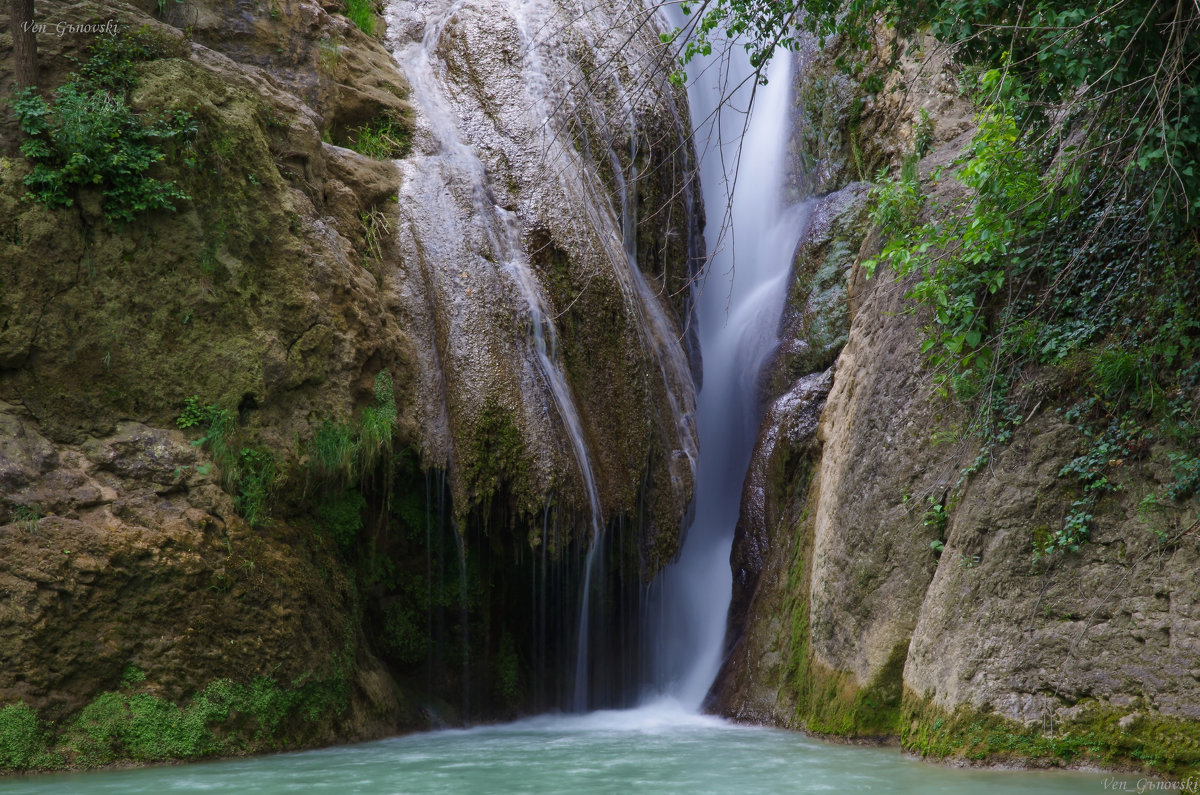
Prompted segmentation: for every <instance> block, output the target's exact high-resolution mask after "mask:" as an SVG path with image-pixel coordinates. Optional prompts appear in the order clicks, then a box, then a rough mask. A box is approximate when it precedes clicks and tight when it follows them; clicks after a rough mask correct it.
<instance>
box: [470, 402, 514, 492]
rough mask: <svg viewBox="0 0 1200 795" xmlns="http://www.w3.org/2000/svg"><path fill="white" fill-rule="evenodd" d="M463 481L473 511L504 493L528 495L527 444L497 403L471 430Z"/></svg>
mask: <svg viewBox="0 0 1200 795" xmlns="http://www.w3.org/2000/svg"><path fill="white" fill-rule="evenodd" d="M463 477H464V479H465V481H466V483H467V493H468V494H469V495H470V499H471V503H472V507H474V506H486V505H488V504H489V503H490V502H491V501H492V499H493V498H494V497H495V496H496V495H498V494H500V493H501V491H502V490H504V489H508V490H509V491H510V492H511V493H512V494H514V495H522V496H523V495H525V494H527V493H528V491H529V462H528V460H527V456H526V453H525V440H524V438H522V436H521V431H520V429H519V428H518V427H517V425H516V423H515V422H514V421H513V418H512V416H511V415H510V414H509V413H508V412H507V411H505V410H504V409H502V408H501V407H499V406H497V405H496V404H494V403H493V404H490V405H488V406H487V407H485V408H484V410H483V412H482V413H481V414H480V415H479V420H478V421H477V422H476V423H475V426H474V428H473V429H472V438H471V449H470V456H469V458H468V460H467V461H466V462H464V466H463Z"/></svg>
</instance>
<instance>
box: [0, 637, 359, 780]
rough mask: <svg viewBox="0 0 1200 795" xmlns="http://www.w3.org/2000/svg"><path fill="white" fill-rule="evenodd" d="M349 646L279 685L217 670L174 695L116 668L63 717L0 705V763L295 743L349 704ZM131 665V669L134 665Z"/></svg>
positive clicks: (58, 763) (22, 765)
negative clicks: (113, 683)
mask: <svg viewBox="0 0 1200 795" xmlns="http://www.w3.org/2000/svg"><path fill="white" fill-rule="evenodd" d="M349 659H350V657H349V655H347V654H341V655H337V657H336V659H335V660H334V663H333V665H332V666H331V667H330V671H329V672H326V673H325V674H323V675H322V676H319V677H302V678H301V679H299V680H297V681H295V682H292V683H290V685H287V686H283V685H280V684H279V683H278V682H276V681H275V680H274V679H270V678H268V677H261V676H260V677H256V678H254V679H253V680H251V681H250V682H248V683H238V682H234V681H232V680H230V679H218V680H215V681H213V682H211V683H209V684H208V685H207V686H206V687H204V688H203V689H202V690H200V691H198V692H197V693H195V694H194V695H193V696H192V697H191V698H190V699H187V700H186V701H185V702H184V703H182V704H175V703H172V702H171V701H168V700H166V699H163V698H160V697H159V696H157V695H155V694H154V693H153V692H152V691H151V688H150V687H148V686H147V684H146V682H145V674H144V673H142V672H141V671H136V673H137V674H140V676H129V675H128V673H127V675H126V676H125V677H124V678H123V682H122V685H123V686H122V688H121V689H120V690H114V691H108V692H104V693H100V694H99V695H97V696H96V697H95V699H93V700H92V702H91V703H89V704H88V705H87V706H85V707H84V708H83V709H82V710H80V711H79V713H78V714H76V715H75V716H74V717H72V718H70V719H69V720H66V721H62V722H60V723H58V724H56V725H55V724H49V723H46V722H44V721H42V720H41V719H40V718H39V717H38V715H37V714H36V713H35V712H34V711H33V710H32V709H30V708H29V707H28V706H26V705H25V704H22V703H17V704H10V705H9V706H7V707H4V708H3V709H0V772H5V773H7V772H16V771H22V770H53V769H58V768H62V767H85V768H89V767H99V766H102V765H109V764H112V763H113V762H117V761H132V762H162V761H167V760H173V759H185V760H192V759H203V758H206V757H217V756H238V755H242V754H248V753H261V752H265V751H278V750H283V749H286V748H293V747H301V746H304V745H305V744H306V743H307V741H308V740H310V739H311V737H310V735H312V734H313V733H314V731H316V732H317V733H321V732H323V731H324V728H325V727H326V726H327V725H328V723H329V721H330V720H331V719H332V718H333V717H334V716H335V715H337V714H338V713H341V712H344V711H345V710H346V709H347V707H348V706H349V679H348V671H349V669H350V666H349V664H348V660H349ZM135 670H136V669H135Z"/></svg>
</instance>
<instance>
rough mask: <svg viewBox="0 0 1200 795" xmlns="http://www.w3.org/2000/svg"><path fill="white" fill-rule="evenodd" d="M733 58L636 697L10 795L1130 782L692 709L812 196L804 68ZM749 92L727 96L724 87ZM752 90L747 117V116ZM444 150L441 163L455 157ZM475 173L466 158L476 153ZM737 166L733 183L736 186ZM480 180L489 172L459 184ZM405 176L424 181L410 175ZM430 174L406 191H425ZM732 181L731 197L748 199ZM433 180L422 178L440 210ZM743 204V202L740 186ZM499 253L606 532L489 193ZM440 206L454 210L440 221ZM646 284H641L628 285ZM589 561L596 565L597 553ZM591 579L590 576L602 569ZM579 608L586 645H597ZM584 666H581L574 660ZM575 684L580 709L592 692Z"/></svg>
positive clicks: (719, 110) (701, 132)
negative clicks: (761, 71)
mask: <svg viewBox="0 0 1200 795" xmlns="http://www.w3.org/2000/svg"><path fill="white" fill-rule="evenodd" d="M430 49H431V48H430V47H429V46H428V42H426V46H425V47H423V48H415V47H414V48H412V49H411V50H410V52H409V53H408V54H407V55H406V56H401V57H402V58H407V62H406V64H405V65H406V67H407V71H408V72H409V74H410V75H413V76H414V84H415V85H414V88H416V89H418V91H419V90H420V89H422V88H423V87H422V86H421V85H420V83H421V80H422V79H426V78H427V76H428V75H429V71H428V67H427V64H426V63H425V62H424V60H423V59H425V58H427V57H428V54H429V51H430ZM738 55H740V52H739V51H737V50H736V49H735V50H733V55H732V57H730V58H729V59H728V60H725V61H724V62H723V63H722V64H721V65H719V66H713V67H710V68H708V69H706V70H703V71H702V72H700V73H698V74H697V75H694V76H693V77H694V79H693V81H692V86H691V89H690V93H689V99H690V102H691V106H692V116H693V119H694V120H695V123H696V131H695V140H696V145H697V150H698V152H699V155H700V166H701V175H702V184H703V186H704V200H705V207H706V212H707V215H708V218H709V223H708V235H709V237H710V240H709V245H710V251H709V256H710V263H709V268H708V272H707V276H706V278H705V280H704V281H703V283H702V284H701V285H699V286H698V287H697V294H696V296H695V298H696V315H697V322H698V333H699V339H700V346H701V351H702V355H703V367H704V373H703V376H704V377H703V389H702V390H701V392H700V395H699V404H698V417H697V427H698V434H699V440H700V454H699V458H698V464H697V473H696V478H697V481H696V482H697V487H696V495H697V496H696V505H695V513H694V517H695V518H694V520H693V522H692V524H691V527H690V528H689V530H688V533H687V539H686V542H685V545H684V549H683V552H682V555H681V557H680V559H679V560H678V561H677V562H676V563H674V564H673V565H671V566H670V567H668V569H667V570H666V571H664V572H663V574H662V575H661V576H660V577H659V579H658V580H657V581H656V582H655V584H654V585H653V586H652V587H651V590H650V593H649V596H648V598H647V605H648V611H647V613H648V614H647V616H646V623H647V633H646V634H647V637H648V638H651V639H653V645H652V647H651V650H650V652H651V657H652V659H651V661H650V665H649V666H648V670H649V679H648V681H646V682H645V683H644V687H643V703H642V706H640V707H638V708H635V709H629V710H619V711H618V710H611V711H593V712H588V713H581V714H558V715H545V716H540V717H535V718H529V719H526V720H522V721H518V722H515V723H510V724H505V725H498V726H487V727H478V728H472V729H465V730H447V731H437V732H428V733H423V734H415V735H409V736H406V737H398V738H392V739H387V740H381V741H377V742H371V743H363V744H359V745H352V746H341V747H336V748H328V749H323V750H318V751H308V752H301V753H290V754H280V755H276V756H270V757H261V758H255V759H246V760H234V761H222V762H211V763H199V764H191V765H187V766H181V767H159V768H147V769H133V770H118V771H104V772H97V773H84V774H56V775H45V776H36V777H27V778H12V779H7V780H0V793H7V792H26V793H64V792H69V793H163V792H200V791H206V792H213V791H217V792H243V793H289V792H305V793H307V792H320V791H328V792H339V793H342V792H355V793H402V792H403V793H460V792H461V793H474V792H536V793H548V792H631V791H641V792H656V793H657V792H664V793H671V792H679V793H699V792H713V793H719V792H780V793H783V792H788V793H791V792H818V791H828V792H866V791H875V792H922V793H955V795H958V794H960V793H963V794H967V793H982V792H988V793H1008V792H1011V793H1023V792H1028V791H1035V792H1046V793H1051V792H1064V793H1065V792H1091V791H1095V792H1100V791H1102V790H1105V789H1109V788H1114V786H1116V787H1118V788H1119V787H1121V786H1122V784H1123V788H1125V789H1129V790H1136V787H1137V782H1136V780H1135V779H1132V778H1128V777H1126V778H1113V777H1110V776H1106V775H1102V774H1098V773H1078V772H1070V773H1053V774H1051V773H1038V772H1012V771H991V770H952V769H947V768H943V767H939V766H936V765H929V764H925V763H921V762H919V761H915V760H911V759H907V758H905V757H903V756H902V755H901V754H900V753H899V752H898V751H897V750H895V749H888V748H871V747H853V746H841V745H833V744H828V743H823V742H820V741H817V740H813V739H810V738H806V737H804V736H802V735H799V734H796V733H792V732H785V731H780V730H774V729H765V728H755V727H744V726H738V725H735V724H731V723H728V722H726V721H723V720H721V719H718V718H714V717H710V716H705V715H701V714H699V707H700V704H701V702H702V700H703V698H704V696H705V694H706V693H707V690H708V688H709V686H710V685H711V683H712V680H713V678H714V676H715V675H716V672H717V669H718V667H719V665H720V662H721V660H720V655H721V649H722V646H723V639H724V633H725V615H726V611H727V609H728V604H729V598H730V588H731V574H730V567H729V551H730V544H731V542H732V536H733V530H734V526H735V525H736V522H737V515H738V509H739V501H740V494H741V485H742V480H743V478H744V475H745V472H746V468H747V465H748V461H749V457H750V453H751V449H752V447H753V444H754V439H755V435H756V433H757V429H758V424H759V421H760V415H759V410H758V395H757V392H756V384H757V381H758V375H759V371H760V369H761V367H762V364H763V363H764V362H765V361H766V360H767V359H768V358H769V356H770V355H771V353H772V351H773V350H774V346H775V345H776V344H777V340H776V329H777V326H778V322H779V316H780V312H781V311H782V302H783V298H784V295H785V292H786V280H787V277H788V273H789V265H790V260H791V257H792V253H793V249H794V247H795V244H796V241H797V239H798V238H799V235H800V233H801V232H802V231H803V228H804V225H805V223H806V221H807V205H806V204H805V203H804V202H792V203H789V202H787V201H785V199H784V196H785V190H784V185H783V184H782V182H783V177H782V175H783V172H784V168H783V166H782V163H783V160H784V157H785V151H784V150H785V145H786V136H787V134H788V124H789V123H790V119H789V114H788V112H787V108H788V107H789V102H788V97H787V92H788V89H789V85H790V83H791V80H790V69H791V65H790V63H789V59H788V57H787V54H786V53H782V54H780V55H777V56H776V58H775V60H774V62H773V63H772V65H771V71H770V74H769V78H770V79H769V80H768V82H767V84H766V85H765V86H755V83H754V80H753V78H752V76H751V75H750V72H749V67H748V66H746V65H744V64H739V63H738V57H737V56H738ZM735 86H740V87H738V88H737V90H735V91H733V93H732V94H731V93H730V90H729V89H731V88H733V87H735ZM752 92H753V93H754V95H755V96H754V98H753V106H754V113H753V114H749V115H747V112H746V111H748V110H749V108H750V106H751V93H752ZM424 110H425V113H426V116H427V117H430V118H432V119H434V120H445V121H446V122H447V124H446V126H445V127H444V128H443V129H442V130H440V131H439V132H442V133H443V135H444V139H443V141H442V143H443V147H444V148H443V152H447V153H449V154H450V155H454V154H457V155H458V157H449V156H445V157H443V158H442V159H441V161H439V162H438V163H433V162H431V164H430V166H431V167H430V168H428V169H426V170H425V173H426V174H432V173H434V172H435V171H436V169H434V168H433V166H434V165H437V167H438V168H448V166H447V165H446V163H451V164H452V165H455V166H456V167H457V168H459V169H460V170H462V169H467V170H470V169H480V168H481V166H479V164H478V161H477V160H475V159H474V157H473V156H469V152H466V147H464V146H463V144H462V143H461V142H460V141H459V140H458V139H457V138H456V137H455V136H454V134H453V132H452V130H451V129H450V128H451V124H450V122H449V119H448V115H449V114H447V113H446V112H445V111H444V109H440V108H432V107H427V108H425V109H424ZM442 161H444V162H442ZM464 163H465V164H466V166H463V164H464ZM735 176H736V183H735ZM466 181H467V182H468V183H471V184H474V182H476V181H477V180H474V179H472V180H466ZM410 187H411V186H410ZM420 187H421V186H420V185H419V184H418V185H416V186H415V188H413V189H417V188H420ZM735 187H736V190H735ZM438 191H439V189H438V188H437V187H436V186H435V185H431V186H429V188H428V199H429V201H436V196H437V194H438ZM731 196H732V197H733V201H732V203H731V202H730V197H731ZM478 211H479V214H480V215H481V216H486V217H487V219H488V220H487V223H486V226H487V229H488V232H489V235H490V237H491V241H490V242H491V245H492V247H493V248H494V250H496V251H498V252H500V253H501V254H502V259H503V267H504V270H505V272H506V273H507V274H508V277H509V278H510V279H511V282H512V284H513V285H515V287H516V288H517V290H518V292H519V294H520V296H521V297H522V299H523V300H524V302H525V304H526V305H527V309H528V312H529V315H530V317H531V320H532V328H533V329H534V337H535V340H534V341H535V353H536V360H537V362H538V365H539V367H540V369H541V374H542V377H543V378H544V379H545V381H546V382H547V383H548V384H549V385H550V387H551V389H552V393H553V397H554V403H555V408H556V409H557V411H558V414H559V417H560V420H561V421H562V424H563V426H564V427H565V428H566V430H567V433H568V435H569V436H570V437H571V438H570V442H571V449H572V452H573V454H574V456H575V459H576V463H577V464H578V466H579V469H580V472H581V475H582V476H583V479H584V482H585V484H586V486H587V488H588V498H589V501H590V502H591V505H592V508H593V516H592V524H593V528H594V529H595V532H596V533H599V525H600V519H599V517H598V515H596V512H597V509H596V507H595V506H596V504H597V498H596V495H595V484H594V482H593V479H592V474H591V467H590V463H589V460H588V453H587V450H586V448H585V445H584V442H583V435H582V432H581V431H580V426H579V421H578V417H577V414H576V410H575V407H574V404H573V402H572V398H571V395H570V391H569V389H568V388H567V386H566V383H565V379H564V378H563V375H562V373H561V370H560V367H559V365H558V364H557V362H556V361H555V359H554V356H553V349H554V343H555V340H554V333H555V332H554V328H553V326H552V324H550V323H549V322H548V321H547V320H546V319H545V307H544V301H543V299H542V296H541V295H540V293H539V291H538V287H537V284H536V282H535V281H534V280H533V279H532V278H531V276H530V274H529V272H528V266H527V263H526V262H525V261H524V260H523V258H522V256H521V254H520V251H519V248H520V247H519V244H518V243H517V240H516V237H517V236H516V233H515V232H514V231H513V221H512V219H511V218H509V217H508V216H507V214H506V212H505V211H504V210H502V209H501V208H498V207H495V206H494V205H493V204H492V203H491V202H490V201H487V200H486V198H485V197H483V194H482V193H481V192H480V193H479V198H478ZM447 217H448V218H451V217H453V216H452V214H450V213H447ZM635 286H636V285H635ZM589 566H590V563H589ZM589 570H590V569H589ZM587 611H588V608H587V603H586V600H585V602H584V608H583V612H582V616H581V624H582V625H583V627H582V630H583V632H582V634H581V638H582V640H581V641H580V643H581V648H580V649H579V654H580V655H581V656H585V655H587V647H586V642H587V640H586V639H587V635H586V631H587V621H588V618H587V616H588V612H587ZM581 670H586V668H583V667H581ZM583 688H584V684H583V683H582V682H580V681H577V682H576V687H575V690H576V694H575V696H576V703H586V700H583V699H585V698H586V696H585V695H582V694H583V693H584V691H583Z"/></svg>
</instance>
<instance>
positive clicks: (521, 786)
mask: <svg viewBox="0 0 1200 795" xmlns="http://www.w3.org/2000/svg"><path fill="white" fill-rule="evenodd" d="M1106 781H1107V782H1108V786H1107V787H1106V786H1105V782H1106ZM1128 782H1129V783H1127V784H1126V788H1127V790H1129V791H1136V783H1135V782H1136V779H1135V778H1130V779H1128ZM1113 788H1114V787H1113V783H1112V778H1111V777H1109V776H1105V775H1102V774H1093V773H1077V772H1060V771H1049V772H1024V771H997V770H971V769H948V768H944V767H941V766H938V765H933V764H928V763H924V762H920V761H917V760H912V759H906V758H904V757H903V756H901V754H900V752H899V751H897V750H895V749H888V748H870V747H852V746H841V745H833V744H828V743H822V742H819V741H816V740H811V739H808V738H806V737H803V736H802V735H799V734H795V733H792V732H785V731H779V730H775V729H763V728H752V727H744V726H736V725H733V724H729V723H726V722H724V721H721V720H718V719H716V718H710V717H704V716H698V715H691V714H688V713H686V712H684V711H683V710H680V709H678V708H676V707H673V706H672V705H669V704H663V705H657V706H652V707H645V708H640V709H636V710H625V711H619V712H615V711H614V712H594V713H590V714H587V715H578V716H571V715H567V716H543V717H538V718H531V719H528V720H523V721H519V722H517V723H510V724H505V725H500V726H488V727H481V728H474V729H466V730H452V731H439V732H430V733H426V734H413V735H408V736H406V737H396V738H392V739H388V740H380V741H377V742H371V743H362V744H360V745H349V746H341V747H337V748H326V749H323V750H319V751H306V752H303V753H291V754H279V755H276V756H268V757H259V758H255V759H240V760H233V761H226V762H206V763H199V764H191V765H182V766H174V767H155V768H142V769H135V770H119V771H105V772H97V773H81V774H60V775H49V776H34V777H28V778H21V779H10V780H5V781H0V793H6V794H7V793H15V792H21V793H55V795H58V794H59V793H72V794H73V793H175V792H208V793H219V792H236V793H243V792H245V793H307V792H317V793H320V792H331V793H332V792H336V793H492V792H495V793H559V792H562V793H627V792H648V793H690V794H695V793H797V792H912V793H930V794H931V795H932V794H933V793H946V794H947V795H951V794H953V795H970V793H1014V795H1015V793H1066V792H1073V793H1074V792H1079V793H1086V792H1095V793H1101V792H1105V791H1108V790H1111V789H1113Z"/></svg>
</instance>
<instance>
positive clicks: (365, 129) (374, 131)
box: [349, 114, 410, 160]
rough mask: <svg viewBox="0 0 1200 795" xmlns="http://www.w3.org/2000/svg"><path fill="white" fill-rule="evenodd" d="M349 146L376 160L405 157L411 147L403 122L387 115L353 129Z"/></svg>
mask: <svg viewBox="0 0 1200 795" xmlns="http://www.w3.org/2000/svg"><path fill="white" fill-rule="evenodd" d="M349 146H350V148H351V149H353V150H354V151H355V152H358V153H359V154H360V155H366V156H367V157H373V158H375V159H376V160H387V159H391V158H397V157H404V155H406V154H407V153H408V149H409V146H410V140H409V132H408V129H407V127H405V125H404V124H403V123H402V122H400V121H398V120H397V119H395V118H394V117H392V116H390V115H387V114H385V115H383V116H380V117H378V118H376V119H374V120H372V121H369V122H367V123H366V124H364V125H362V126H361V127H356V128H354V129H352V130H351V131H350V141H349Z"/></svg>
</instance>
